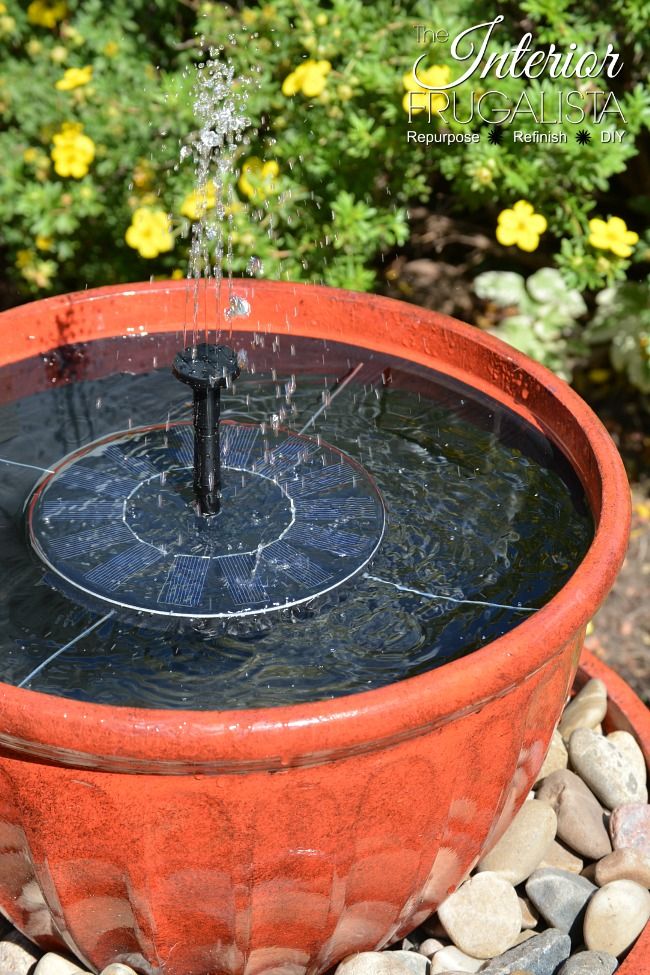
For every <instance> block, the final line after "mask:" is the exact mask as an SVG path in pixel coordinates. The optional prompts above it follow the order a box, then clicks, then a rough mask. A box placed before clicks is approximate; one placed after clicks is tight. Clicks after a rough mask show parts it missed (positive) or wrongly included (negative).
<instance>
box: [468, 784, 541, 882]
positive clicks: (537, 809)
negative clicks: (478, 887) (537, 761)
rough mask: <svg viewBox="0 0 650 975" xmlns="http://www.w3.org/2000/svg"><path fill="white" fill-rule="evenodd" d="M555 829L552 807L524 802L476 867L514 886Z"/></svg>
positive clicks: (537, 858) (536, 859)
mask: <svg viewBox="0 0 650 975" xmlns="http://www.w3.org/2000/svg"><path fill="white" fill-rule="evenodd" d="M556 829H557V816H556V815H555V810H554V809H552V808H551V807H550V806H549V805H548V803H546V802H540V801H539V800H538V799H531V800H530V802H525V803H524V804H523V806H522V807H521V809H520V810H519V812H518V813H517V815H516V816H515V818H514V819H513V821H512V822H511V824H510V826H509V827H508V829H507V830H506V831H505V833H504V834H503V836H502V837H501V839H500V840H499V842H498V843H497V844H496V846H495V847H493V849H492V850H490V852H489V853H488V854H486V856H484V857H483V859H482V860H479V862H478V864H477V866H476V870H477V871H478V872H483V871H485V870H489V871H491V872H492V873H495V874H498V876H500V877H503V879H504V880H508V881H509V882H510V883H511V884H513V886H516V885H517V884H520V883H521V882H522V880H525V879H526V877H529V876H530V874H531V873H532V872H533V870H534V869H535V867H536V866H537V864H538V863H539V862H540V860H541V859H542V857H543V856H544V854H545V853H546V851H547V849H548V848H549V846H550V845H551V843H552V842H553V837H554V836H555V831H556Z"/></svg>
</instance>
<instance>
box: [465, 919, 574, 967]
mask: <svg viewBox="0 0 650 975" xmlns="http://www.w3.org/2000/svg"><path fill="white" fill-rule="evenodd" d="M570 951H571V939H570V937H569V935H568V934H563V933H562V932H561V931H556V930H555V929H554V928H547V929H546V931H542V933H541V934H536V935H535V937H534V938H529V939H528V940H527V941H524V943H523V944H521V945H517V947H516V948H511V949H510V951H506V952H504V953H503V954H502V955H499V957H498V958H493V959H492V961H491V962H489V964H487V965H486V966H485V968H482V969H481V975H515V973H516V972H521V971H530V972H534V975H555V972H556V971H557V968H558V966H559V965H561V964H562V962H563V961H564V960H565V959H566V958H568V957H569V952H570Z"/></svg>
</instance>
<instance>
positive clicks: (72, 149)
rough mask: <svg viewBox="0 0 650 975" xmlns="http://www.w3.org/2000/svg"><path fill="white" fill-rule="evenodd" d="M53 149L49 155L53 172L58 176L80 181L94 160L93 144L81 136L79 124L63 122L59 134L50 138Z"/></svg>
mask: <svg viewBox="0 0 650 975" xmlns="http://www.w3.org/2000/svg"><path fill="white" fill-rule="evenodd" d="M52 142H53V143H54V148H53V149H52V151H51V153H50V155H51V157H52V162H53V163H54V171H55V172H56V173H57V174H58V175H59V176H72V177H73V179H81V178H82V177H83V176H85V175H86V173H87V172H88V169H89V168H90V164H91V162H92V161H93V159H94V158H95V143H94V142H93V140H92V139H91V138H90V137H89V136H87V135H84V134H83V125H81V123H80V122H64V123H63V125H62V126H61V130H60V131H59V132H55V134H54V135H53V136H52Z"/></svg>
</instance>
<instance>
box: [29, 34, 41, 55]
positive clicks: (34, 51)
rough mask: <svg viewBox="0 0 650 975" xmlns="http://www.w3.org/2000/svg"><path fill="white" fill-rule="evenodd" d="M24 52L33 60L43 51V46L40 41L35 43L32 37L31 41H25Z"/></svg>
mask: <svg viewBox="0 0 650 975" xmlns="http://www.w3.org/2000/svg"><path fill="white" fill-rule="evenodd" d="M25 50H26V51H27V53H28V54H29V56H30V57H31V58H35V57H38V55H39V54H40V53H41V51H42V50H43V45H42V44H41V42H40V41H37V40H36V38H35V37H32V38H31V40H29V41H27V43H26V44H25Z"/></svg>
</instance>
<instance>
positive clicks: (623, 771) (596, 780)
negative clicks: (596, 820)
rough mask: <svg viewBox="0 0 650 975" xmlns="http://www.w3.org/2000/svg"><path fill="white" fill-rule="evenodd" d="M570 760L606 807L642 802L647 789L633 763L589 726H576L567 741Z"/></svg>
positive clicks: (612, 807)
mask: <svg viewBox="0 0 650 975" xmlns="http://www.w3.org/2000/svg"><path fill="white" fill-rule="evenodd" d="M569 760H570V762H571V765H572V766H573V768H574V769H575V770H576V772H577V773H578V775H579V776H580V777H581V778H582V779H583V781H584V782H586V784H587V785H588V786H589V788H590V789H591V791H592V792H593V793H594V795H595V796H596V797H597V798H598V799H600V801H601V802H602V803H603V805H605V806H607V808H608V809H614V808H615V806H622V805H623V804H624V803H627V802H645V800H646V799H647V792H646V790H645V787H644V785H643V783H642V782H639V780H638V778H637V776H636V774H635V771H634V767H633V765H631V764H630V762H629V761H628V759H627V758H626V757H625V756H624V755H623V754H622V752H620V751H619V749H618V748H617V747H616V745H613V744H612V742H611V741H608V740H607V738H604V737H603V736H602V735H598V734H596V732H595V731H591V729H589V728H578V729H577V730H576V731H574V732H573V734H572V735H571V738H570V740H569Z"/></svg>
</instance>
